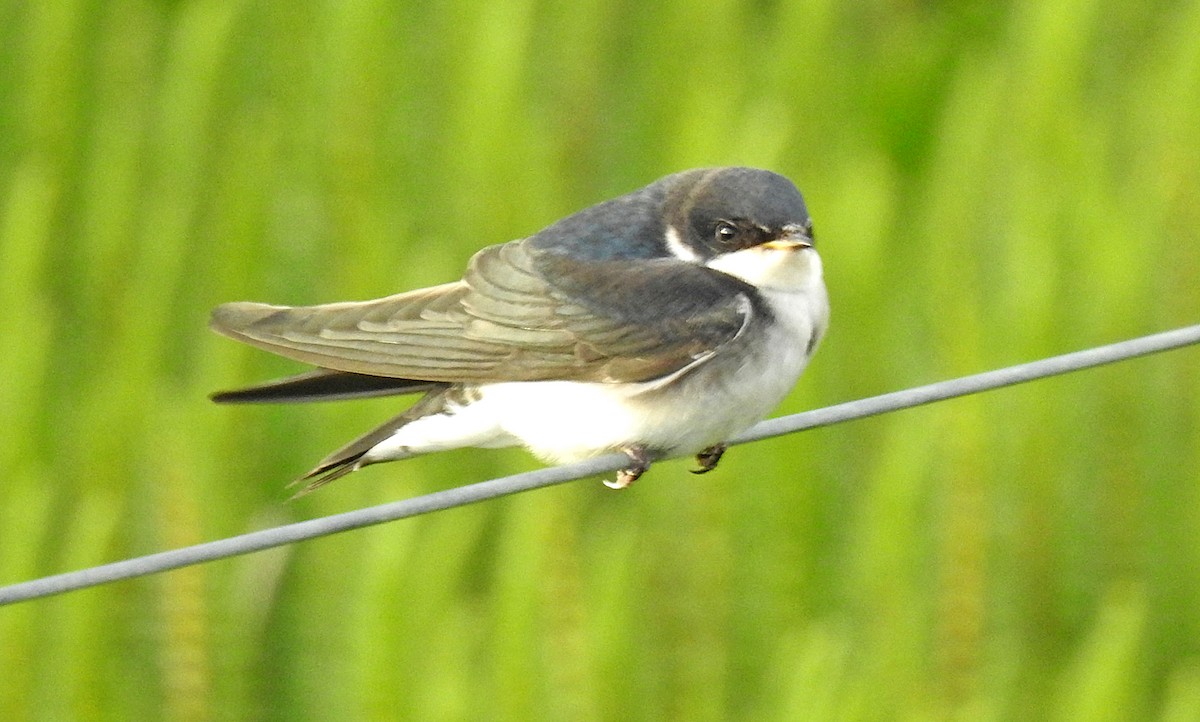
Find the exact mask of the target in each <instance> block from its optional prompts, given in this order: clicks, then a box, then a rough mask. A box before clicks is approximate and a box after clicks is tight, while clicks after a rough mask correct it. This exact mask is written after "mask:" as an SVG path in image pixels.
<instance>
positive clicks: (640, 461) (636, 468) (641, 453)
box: [604, 446, 650, 489]
mask: <svg viewBox="0 0 1200 722" xmlns="http://www.w3.org/2000/svg"><path fill="white" fill-rule="evenodd" d="M621 451H623V452H625V455H626V456H628V457H629V461H630V462H631V463H630V466H629V467H628V468H626V469H621V470H620V471H618V472H617V479H616V481H606V482H604V485H605V486H607V487H608V488H610V489H624V488H625V487H627V486H629V485H630V484H632V483H633V482H635V481H637V480H638V477H640V476H641V475H642V474H645V473H646V470H647V469H649V468H650V454H649V452H647V451H646V447H644V446H625V447H622V448H621Z"/></svg>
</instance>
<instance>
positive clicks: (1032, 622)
mask: <svg viewBox="0 0 1200 722" xmlns="http://www.w3.org/2000/svg"><path fill="white" fill-rule="evenodd" d="M1197 38H1200V2H1196V1H1195V0H1192V1H1190V2H1174V1H1168V0H1152V1H1151V2H1138V1H1135V0H1047V1H1044V2H1034V1H1033V0H1026V1H1024V2H994V3H960V2H916V1H913V0H908V1H901V0H890V1H889V0H869V1H868V2H861V3H834V2H832V1H831V0H807V1H805V2H795V3H790V2H780V1H771V0H757V1H756V2H735V1H734V0H666V1H665V2H659V3H645V2H637V1H633V0H624V1H616V2H612V1H607V2H605V1H601V0H577V1H576V2H572V3H550V2H541V3H535V2H532V1H531V0H495V1H491V2H489V1H486V0H480V1H479V2H446V3H426V2H407V3H390V2H382V1H379V0H376V1H364V2H357V1H351V0H333V1H328V2H312V3H277V2H261V1H255V0H175V1H168V0H159V1H156V2H151V1H149V0H104V1H101V0H59V1H52V2H43V3H38V2H21V1H19V0H17V1H9V2H4V3H3V4H0V340H2V343H3V353H0V419H2V420H3V427H2V430H0V469H2V470H3V474H2V477H3V480H2V481H0V583H11V582H17V581H22V580H25V579H30V578H33V577H36V576H41V575H46V574H51V573H56V572H60V571H67V570H72V569H77V568H80V567H84V566H87V565H92V564H98V563H103V562H107V561H113V560H117V559H121V558H126V557H129V556H133V555H138V554H144V553H150V552H154V551H159V550H163V549H167V548H172V547H177V546H181V545H186V544H192V543H197V542H201V541H206V540H212V539H217V538H221V537H225V536H229V535H233V534H238V533H242V532H245V531H248V530H253V529H258V528H262V527H265V526H270V525H275V524H280V523H285V522H289V521H294V520H302V519H309V518H313V517H316V516H319V515H323V514H328V513H334V512H338V511H345V510H350V509H354V508H357V507H360V506H365V505H369V504H374V503H381V502H384V501H388V500H392V499H397V498H403V497H408V496H412V495H416V494H420V493H424V492H428V491H432V490H437V489H442V488H447V487H450V486H454V485H458V484H463V483H467V482H472V481H478V480H482V479H486V478H490V477H493V476H498V475H502V474H508V473H514V472H517V471H520V470H524V469H529V468H533V467H535V466H536V465H537V463H536V462H535V461H534V460H533V459H532V458H531V457H529V456H528V455H526V454H525V453H524V452H521V451H519V450H506V451H473V450H464V451H459V452H452V453H446V454H441V455H435V456H431V457H425V458H421V459H415V460H411V461H407V462H404V463H402V464H393V465H384V466H377V467H373V468H371V469H370V470H367V471H364V472H362V473H360V474H355V475H354V476H353V477H351V478H349V479H346V480H344V481H341V482H339V483H337V484H336V485H334V486H331V487H330V488H328V489H326V490H322V491H321V492H319V493H317V494H314V495H311V496H309V497H305V498H304V499H302V500H300V501H297V502H293V503H287V502H286V501H285V500H286V498H287V495H288V492H287V491H285V490H284V488H283V485H284V483H285V482H287V481H289V480H290V479H291V478H293V477H294V476H296V475H297V474H299V473H301V472H303V471H306V470H307V469H308V468H310V467H311V466H312V464H313V463H314V462H315V461H316V460H317V459H318V458H320V457H321V456H323V455H324V454H325V453H326V452H327V451H329V450H330V449H332V448H333V447H334V446H336V445H339V444H340V443H342V442H344V441H346V440H348V439H349V438H351V437H352V436H355V435H357V434H358V433H360V432H362V431H364V430H365V429H367V428H368V427H370V426H371V425H373V424H374V423H377V422H379V421H381V420H382V419H384V418H386V417H387V416H389V415H391V414H392V413H394V411H395V409H396V406H397V400H396V399H392V400H374V401H369V402H362V403H353V404H347V405H317V406H306V407H292V408H265V407H240V408H239V407H216V406H214V405H212V404H210V403H209V402H208V401H207V399H206V394H207V393H208V392H210V391H213V390H216V389H219V388H226V387H230V386H237V385H242V384H246V383H250V382H254V381H258V380H262V379H265V378H268V377H270V376H272V375H273V374H280V373H286V372H290V371H292V370H295V369H296V368H297V367H296V366H295V365H292V364H289V363H287V362H285V361H281V360H278V359H274V358H272V357H270V356H269V355H267V354H265V353H261V352H256V351H254V350H252V349H249V348H245V347H241V346H239V345H238V344H235V343H233V342H231V341H228V340H225V339H222V338H219V337H217V336H215V335H213V334H211V333H209V332H208V331H207V330H206V321H207V315H208V311H209V309H210V308H211V307H212V306H214V305H216V304H218V303H221V302H224V301H231V300H259V301H269V302H275V303H287V304H300V303H317V302H324V301H334V300H348V299H363V298H372V297H376V296H381V295H385V294H388V293H393V292H396V291H399V290H403V289H407V288H413V287H417V286H422V285H429V284H435V283H440V282H445V281H448V280H452V279H454V278H457V277H458V274H459V273H460V272H461V270H462V268H463V266H464V263H465V261H466V259H467V258H468V256H469V255H470V254H471V253H472V252H473V251H474V250H476V249H478V248H480V247H482V246H484V245H488V244H492V243H496V242H501V241H505V240H508V239H511V238H516V237H520V236H523V235H527V234H529V233H531V232H533V231H535V230H537V229H539V228H541V227H542V226H544V225H546V224H548V223H549V222H551V221H553V220H555V219H556V218H558V217H560V216H562V215H565V214H567V213H569V212H571V211H573V210H577V209H579V208H581V207H584V206H586V205H589V204H591V203H594V202H597V201H600V200H603V199H605V198H608V197H611V196H614V195H617V194H619V193H622V192H625V191H628V190H631V189H633V188H636V187H639V186H641V185H644V184H646V183H648V182H650V181H652V180H654V179H656V178H657V177H659V176H661V175H664V174H666V173H669V172H673V171H676V170H680V169H683V168H688V167H694V166H703V165H717V164H735V163H736V164H748V165H756V166H762V167H767V168H771V169H774V170H777V171H779V172H782V173H784V174H786V175H788V176H789V177H791V178H793V179H794V180H795V181H796V183H797V184H798V185H799V186H800V188H801V189H802V190H803V191H804V192H805V194H806V197H807V199H808V202H809V206H810V209H811V210H812V213H813V216H814V218H815V219H816V227H817V232H818V238H819V242H820V244H821V245H820V248H821V253H822V255H823V257H824V260H825V264H826V271H827V276H828V285H829V289H830V295H831V297H832V304H833V321H832V326H831V330H830V334H829V336H828V338H827V340H826V342H825V344H824V346H823V348H822V349H821V351H820V353H818V355H817V358H816V360H815V362H814V363H813V365H812V367H811V368H810V370H809V372H808V373H807V375H806V376H805V377H804V378H803V379H802V380H801V382H800V384H799V386H798V387H797V389H796V391H795V393H794V394H793V395H792V396H791V397H790V398H789V400H788V401H787V403H786V404H785V405H784V407H783V408H782V409H781V411H784V412H795V411H800V410H803V409H806V408H813V407H818V406H822V405H825V404H829V403H834V402H838V401H843V400H848V399H853V398H857V397H861V396H866V395H871V394H875V393H880V392H884V391H889V390H894V389H899V388H904V387H907V386H911V385H916V384H920V383H926V382H930V381H934V380H938V379H942V378H948V377H951V376H955V375H960V374H965V373H970V372H975V371H980V370H986V369H990V368H996V367H1000V366H1004V365H1008V364H1012V363H1017V362H1022V361H1026V360H1031V359H1034V358H1039V357H1042V356H1047V355H1051V354H1055V353H1060V352H1064V351H1070V350H1075V349H1079V348H1085V347H1088V346H1092V345H1096V344H1100V343H1106V342H1110V341H1115V340H1119V339H1122V338H1126V337H1131V336H1135V335H1139V334H1143V333H1149V332H1153V331H1158V330H1165V329H1168V328H1173V327H1177V326H1183V325H1188V324H1192V323H1196V322H1197V321H1198V320H1200V40H1197ZM1198 365H1200V352H1198V351H1197V350H1195V349H1188V350H1183V351H1177V352H1172V353H1169V354H1164V355H1161V356H1157V357H1153V358H1148V359H1141V360H1137V361H1133V362H1129V363H1125V364H1121V365H1119V366H1115V367H1108V368H1105V369H1101V370H1095V371H1089V372H1085V373H1080V374H1076V375H1072V376H1069V377H1065V378H1059V379H1054V380H1049V381H1044V382H1039V383H1036V384H1031V385H1027V386H1023V387H1019V388H1014V389H1008V390H1003V391H999V392H994V393H990V394H986V395H982V396H976V397H972V398H969V399H964V400H958V401H953V402H948V403H942V404H937V405H935V406H931V407H927V408H922V409H918V410H913V411H908V412H903V413H897V414H893V415H889V416H885V417H880V418H876V419H871V420H866V421H860V422H855V423H852V424H847V425H843V426H838V427H833V428H828V429H823V430H818V431H812V432H809V433H805V434H801V435H794V436H790V437H787V438H782V439H776V440H772V441H769V442H763V443H758V444H754V445H750V446H745V447H739V448H737V449H735V450H734V451H733V453H731V454H729V456H728V457H727V458H726V460H725V461H724V463H723V464H722V465H721V468H720V469H719V470H718V471H717V472H716V473H713V474H710V475H708V476H705V477H694V476H692V475H691V474H688V473H686V469H687V468H689V467H688V465H687V462H683V461H672V462H664V463H662V464H659V465H657V466H656V467H655V469H654V471H653V472H652V473H651V474H649V475H648V476H647V477H646V478H645V479H643V480H642V481H641V482H639V483H638V485H637V486H636V487H635V488H634V489H632V490H631V491H629V492H626V493H621V494H616V493H612V492H610V491H608V490H606V489H604V488H603V487H602V486H601V485H600V483H599V481H598V480H595V479H592V480H586V481H581V482H577V483H574V484H568V485H565V486H562V487H557V488H554V489H550V490H543V491H539V492H535V493H529V494H524V495H520V496H519V497H516V498H509V499H505V500H501V501H496V502H491V503H487V504H483V505H478V506H476V507H472V508H466V509H459V510H454V511H450V512H444V513H439V514H434V515H430V516H426V517H422V518H418V519H414V520H409V521H404V522H399V523H395V524H390V525H386V526H385V527H381V528H375V529H370V530H365V531H359V532H352V533H348V534H343V535H340V536H338V537H334V538H328V539H323V540H319V541H315V542H309V543H304V544H300V545H296V546H293V547H289V548H286V549H282V550H276V551H271V552H266V553H260V554H255V555H251V556H247V557H243V558H239V559H234V560H229V561H223V562H218V563H212V564H208V565H205V566H202V567H196V568H190V569H185V570H181V571H176V572H172V573H167V574H162V575H158V576H155V577H151V578H146V579H142V580H137V581H132V582H124V583H119V584H114V585H111V586H107V587H103V588H98V589H93V590H87V591H81V592H76V593H72V594H69V595H65V596H62V597H57V598H52V599H46V600H40V601H34V602H30V603H25V604H20V605H16V606H11V607H6V608H3V609H0V680H2V682H0V718H3V719H6V720H9V719H11V720H24V719H30V720H109V719H140V720H149V719H171V720H208V719H229V720H242V719H249V720H256V719H262V720H365V719H380V720H383V719H419V720H465V719H495V720H584V721H587V720H769V719H789V720H807V719H813V720H898V719H904V720H1025V719H1051V720H1170V721H1176V720H1178V721H1183V720H1197V719H1200V473H1198V472H1197V469H1198V468H1200V395H1198V393H1197V392H1198V391H1200V381H1198V380H1197V373H1196V369H1197V366H1198Z"/></svg>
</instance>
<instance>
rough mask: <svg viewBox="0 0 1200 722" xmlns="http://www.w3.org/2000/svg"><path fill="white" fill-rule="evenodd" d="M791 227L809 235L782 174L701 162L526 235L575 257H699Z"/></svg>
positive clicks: (789, 231) (800, 205)
mask: <svg viewBox="0 0 1200 722" xmlns="http://www.w3.org/2000/svg"><path fill="white" fill-rule="evenodd" d="M668 229H674V232H673V233H672V234H671V235H672V236H673V238H671V239H670V242H668ZM798 233H799V234H803V235H806V236H808V237H810V238H811V235H812V222H811V221H810V220H809V217H808V209H807V208H805V206H804V199H803V198H802V197H801V196H800V192H799V191H798V190H796V186H795V185H793V184H792V182H791V181H789V180H788V179H787V178H784V177H783V176H781V175H779V174H777V173H772V172H770V171H765V170H758V169H756V168H740V167H733V168H701V169H696V170H689V171H683V172H682V173H675V174H673V175H669V176H666V177H665V178H661V179H659V180H657V181H655V182H654V183H651V184H650V185H648V186H646V187H645V188H641V189H639V190H636V191H634V192H632V193H628V194H626V195H623V196H621V197H619V198H614V199H613V200H610V201H606V202H604V203H600V204H598V205H595V206H592V207H591V208H586V209H584V210H582V211H580V212H578V213H575V214H574V215H571V216H568V217H566V218H564V219H562V220H561V221H558V222H557V223H555V224H553V225H551V226H549V227H547V228H546V229H544V230H542V231H541V232H539V233H538V234H537V235H536V236H534V237H533V239H531V242H532V243H533V244H534V245H536V246H538V247H541V248H545V249H546V250H551V249H556V250H562V251H563V252H565V253H569V254H571V255H572V256H575V257H578V258H593V259H597V260H600V259H617V258H663V257H671V256H675V257H680V256H684V255H686V256H689V257H693V258H695V259H697V260H702V259H707V258H711V257H713V256H715V255H718V254H720V253H725V252H729V251H735V250H738V249H740V248H747V247H750V246H753V245H757V244H760V243H765V242H767V241H770V240H774V239H776V238H779V237H781V236H784V235H796V234H798ZM681 246H682V247H681Z"/></svg>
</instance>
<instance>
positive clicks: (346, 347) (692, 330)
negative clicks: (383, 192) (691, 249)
mask: <svg viewBox="0 0 1200 722" xmlns="http://www.w3.org/2000/svg"><path fill="white" fill-rule="evenodd" d="M754 298H755V294H754V291H753V288H752V287H750V286H748V285H747V284H744V283H743V282H741V281H739V280H738V279H735V278H733V277H731V276H727V275H725V274H721V273H718V272H716V271H712V270H710V269H707V268H704V267H702V266H697V265H694V264H691V263H686V262H684V261H679V260H676V259H666V258H664V259H652V260H646V259H636V260H602V261H596V260H580V259H576V258H572V257H570V256H568V255H566V254H563V253H561V252H558V251H555V250H554V249H546V248H537V247H535V246H533V245H532V244H528V243H526V242H524V241H514V242H511V243H507V244H504V245H500V246H492V247H489V248H486V249H484V250H482V251H480V252H479V253H477V254H476V255H475V256H474V257H473V258H472V259H471V262H470V265H469V268H468V270H467V273H466V274H465V276H464V278H463V280H462V281H459V282H456V283H450V284H445V285H441V286H435V287H432V288H425V289H419V290H415V291H410V292H408V293H401V294H398V295H395V296H389V297H386V298H381V299H378V300H374V301H362V302H350V303H333V304H326V305H319V306H305V307H284V306H270V305H266V304H258V303H230V304H225V305H222V306H219V307H217V308H216V309H215V310H214V311H213V316H212V327H213V328H214V329H215V330H216V331H218V332H220V333H223V334H225V335H227V336H230V337H232V338H235V339H238V340H241V341H244V342H246V343H249V344H252V345H254V346H258V347H260V348H263V349H266V350H268V351H272V352H274V353H277V354H280V355H282V356H285V357H288V358H292V359H295V360H298V361H303V362H306V363H311V364H314V365H316V366H319V367H322V368H325V369H333V370H336V371H341V372H349V373H353V374H365V375H370V376H384V377H389V378H397V379H408V380H413V381H425V382H441V383H490V382H500V381H536V380H550V379H558V380H574V381H596V382H641V381H650V380H653V379H658V378H662V377H666V376H669V375H671V374H675V373H678V372H682V371H685V370H686V369H688V368H689V367H690V366H692V365H694V364H699V363H703V361H705V360H706V359H707V358H709V357H711V356H712V355H713V354H714V353H715V352H716V350H717V349H719V348H721V347H722V346H724V345H725V344H728V343H730V342H732V341H733V340H734V339H736V338H738V337H739V335H741V333H742V331H743V330H744V329H745V328H746V327H747V326H748V325H749V323H750V320H751V318H752V316H753V314H754V303H753V299H754Z"/></svg>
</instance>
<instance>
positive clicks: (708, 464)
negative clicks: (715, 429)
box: [691, 444, 729, 474]
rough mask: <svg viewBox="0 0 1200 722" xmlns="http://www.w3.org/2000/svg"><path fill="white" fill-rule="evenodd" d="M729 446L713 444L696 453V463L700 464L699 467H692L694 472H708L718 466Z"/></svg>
mask: <svg viewBox="0 0 1200 722" xmlns="http://www.w3.org/2000/svg"><path fill="white" fill-rule="evenodd" d="M728 448H729V446H728V445H726V444H713V445H712V446H710V447H708V448H707V449H705V450H703V451H701V452H700V453H699V454H696V463H697V464H699V465H700V468H699V469H692V470H691V472H692V473H693V474H707V473H708V472H710V471H712V470H713V469H715V468H717V464H718V463H719V462H720V461H721V457H722V456H724V455H725V450H726V449H728Z"/></svg>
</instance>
